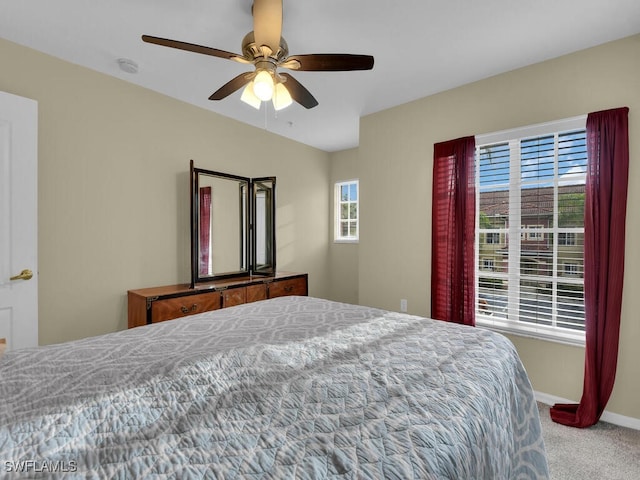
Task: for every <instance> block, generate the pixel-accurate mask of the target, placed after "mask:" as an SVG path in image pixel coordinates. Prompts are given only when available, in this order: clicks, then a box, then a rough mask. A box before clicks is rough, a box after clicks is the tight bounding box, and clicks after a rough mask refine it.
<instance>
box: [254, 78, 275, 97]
mask: <svg viewBox="0 0 640 480" xmlns="http://www.w3.org/2000/svg"><path fill="white" fill-rule="evenodd" d="M273 90H274V86H273V77H272V76H271V74H270V73H269V72H267V71H266V70H260V71H259V72H258V74H257V75H256V78H254V79H253V93H254V94H255V96H256V97H258V98H259V99H260V100H262V101H264V102H266V101H268V100H271V98H272V97H273Z"/></svg>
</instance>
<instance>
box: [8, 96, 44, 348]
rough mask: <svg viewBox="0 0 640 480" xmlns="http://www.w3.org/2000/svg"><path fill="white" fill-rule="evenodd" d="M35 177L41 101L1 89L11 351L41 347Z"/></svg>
mask: <svg viewBox="0 0 640 480" xmlns="http://www.w3.org/2000/svg"><path fill="white" fill-rule="evenodd" d="M37 176H38V104H37V102H35V101H34V100H30V99H27V98H22V97H17V96H15V95H11V94H8V93H5V92H0V339H2V338H5V339H6V342H7V350H15V349H17V348H24V347H33V346H36V345H38V265H37V261H38V239H37V234H38V193H37V185H38V180H37ZM26 270H28V271H30V272H31V273H32V275H33V276H32V277H31V278H28V277H29V272H26ZM23 271H24V273H23V274H22V275H21V273H22V272H23ZM11 277H19V278H14V279H13V280H12V279H11Z"/></svg>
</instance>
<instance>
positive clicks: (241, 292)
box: [220, 287, 247, 308]
mask: <svg viewBox="0 0 640 480" xmlns="http://www.w3.org/2000/svg"><path fill="white" fill-rule="evenodd" d="M220 293H221V294H222V307H223V308H225V307H233V306H234V305H242V304H243V303H245V302H246V300H247V289H246V288H245V287H237V288H228V289H226V290H223V291H222V292H220Z"/></svg>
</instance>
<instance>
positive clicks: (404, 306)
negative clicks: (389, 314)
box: [400, 298, 407, 312]
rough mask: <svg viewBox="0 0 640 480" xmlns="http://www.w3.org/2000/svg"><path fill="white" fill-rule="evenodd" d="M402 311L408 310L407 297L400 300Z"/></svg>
mask: <svg viewBox="0 0 640 480" xmlns="http://www.w3.org/2000/svg"><path fill="white" fill-rule="evenodd" d="M400 311H401V312H406V311H407V299H406V298H403V299H401V300H400Z"/></svg>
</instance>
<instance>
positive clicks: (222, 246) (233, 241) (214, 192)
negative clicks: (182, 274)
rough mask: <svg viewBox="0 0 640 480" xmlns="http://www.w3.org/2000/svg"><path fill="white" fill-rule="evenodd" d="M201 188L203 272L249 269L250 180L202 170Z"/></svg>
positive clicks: (202, 274)
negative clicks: (247, 251)
mask: <svg viewBox="0 0 640 480" xmlns="http://www.w3.org/2000/svg"><path fill="white" fill-rule="evenodd" d="M198 191H199V193H198V196H199V199H198V200H199V201H198V204H199V215H198V251H199V255H198V274H199V276H200V277H209V276H214V275H225V274H230V273H237V272H243V271H246V270H247V265H246V257H247V255H246V247H247V245H246V220H247V219H246V211H247V210H246V202H247V182H246V181H244V180H236V179H232V178H225V177H216V176H214V175H210V174H206V173H202V172H200V173H198Z"/></svg>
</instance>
